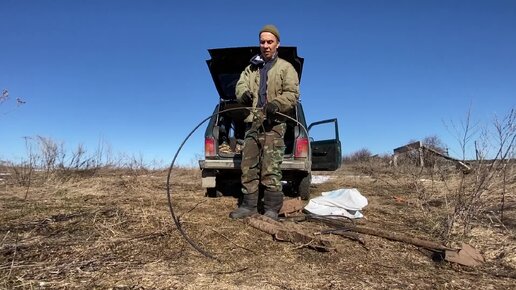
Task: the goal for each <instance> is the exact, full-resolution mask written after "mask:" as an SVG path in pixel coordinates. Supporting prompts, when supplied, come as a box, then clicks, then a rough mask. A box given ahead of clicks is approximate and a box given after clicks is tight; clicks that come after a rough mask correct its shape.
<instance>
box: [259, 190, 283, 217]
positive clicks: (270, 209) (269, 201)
mask: <svg viewBox="0 0 516 290" xmlns="http://www.w3.org/2000/svg"><path fill="white" fill-rule="evenodd" d="M282 206H283V192H281V191H268V190H265V191H264V193H263V208H264V209H265V213H264V214H263V215H264V216H267V217H270V218H271V219H273V220H278V212H279V211H280V209H281V207H282Z"/></svg>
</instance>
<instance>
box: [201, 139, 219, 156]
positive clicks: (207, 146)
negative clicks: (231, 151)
mask: <svg viewBox="0 0 516 290" xmlns="http://www.w3.org/2000/svg"><path fill="white" fill-rule="evenodd" d="M216 155H217V150H216V149H215V138H213V137H206V138H205V139H204V156H206V157H215V156H216Z"/></svg>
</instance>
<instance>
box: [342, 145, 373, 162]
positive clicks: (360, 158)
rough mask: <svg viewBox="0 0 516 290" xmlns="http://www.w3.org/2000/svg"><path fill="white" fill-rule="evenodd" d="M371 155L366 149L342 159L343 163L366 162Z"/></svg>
mask: <svg viewBox="0 0 516 290" xmlns="http://www.w3.org/2000/svg"><path fill="white" fill-rule="evenodd" d="M371 156H373V153H371V151H370V150H369V149H367V148H362V149H359V150H357V151H355V152H353V153H350V154H349V155H346V156H344V157H343V161H344V162H348V163H355V162H365V161H368V160H369V159H370V158H371Z"/></svg>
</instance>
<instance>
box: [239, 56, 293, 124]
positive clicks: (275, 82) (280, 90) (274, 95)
mask: <svg viewBox="0 0 516 290" xmlns="http://www.w3.org/2000/svg"><path fill="white" fill-rule="evenodd" d="M259 89H260V72H259V69H258V68H257V67H255V66H253V65H248V66H247V67H246V68H245V69H244V71H243V72H242V73H241V74H240V79H239V80H238V83H237V84H236V97H237V100H238V101H239V102H241V98H242V95H243V94H244V93H245V92H246V91H249V92H250V93H251V94H252V95H253V108H256V106H257V104H258V98H259V96H258V90H259ZM298 100H299V77H298V75H297V72H296V70H295V69H294V67H293V66H292V64H291V63H289V62H288V61H286V60H284V59H281V58H279V57H278V58H277V59H276V63H275V64H274V65H273V66H272V67H271V68H270V70H269V72H268V73H267V101H268V102H272V101H274V102H275V103H276V104H277V105H278V108H279V111H280V112H281V113H288V112H290V111H291V110H292V109H293V108H294V106H295V105H296V104H297V102H298ZM251 115H253V114H251ZM251 115H250V116H249V117H248V118H247V119H246V120H245V122H252V118H253V117H252V116H251Z"/></svg>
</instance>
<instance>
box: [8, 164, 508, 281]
mask: <svg viewBox="0 0 516 290" xmlns="http://www.w3.org/2000/svg"><path fill="white" fill-rule="evenodd" d="M321 174H326V173H321ZM330 175H331V179H330V180H329V181H328V182H326V183H323V184H317V185H312V188H311V191H312V196H313V197H315V196H319V195H320V193H321V192H323V191H328V190H333V189H338V188H357V189H358V190H359V191H360V192H361V193H362V194H363V195H364V196H366V197H367V198H368V200H369V205H368V206H367V207H366V208H365V210H364V211H363V213H364V215H365V218H364V219H362V220H360V221H359V224H361V225H367V226H370V227H374V228H380V229H385V230H392V231H396V232H401V233H405V234H412V235H415V236H418V237H420V238H425V239H429V240H434V241H438V240H437V239H438V237H437V235H436V234H435V231H434V228H433V227H434V225H435V223H432V222H430V221H429V220H428V219H431V218H432V216H431V215H430V217H429V215H428V214H427V215H422V214H421V209H420V208H419V207H418V206H417V205H416V204H415V203H412V202H411V201H410V195H409V193H408V192H405V191H403V190H402V188H398V187H395V186H392V185H391V186H389V183H384V182H379V181H378V180H376V179H374V178H372V177H369V176H365V175H363V174H360V173H358V172H353V170H352V169H349V168H345V169H342V170H339V171H337V172H333V173H331V174H330ZM35 184H36V182H35ZM393 184H394V183H393ZM165 187H166V172H153V173H147V174H131V173H123V172H113V173H110V174H103V175H100V176H94V177H86V178H81V179H78V178H74V179H71V180H68V181H66V182H62V181H60V182H46V183H44V184H43V185H33V186H31V187H30V188H29V190H28V192H27V189H26V188H25V187H19V186H15V185H12V184H10V183H9V182H7V181H5V180H4V181H0V288H2V289H33V288H36V289H71V288H79V289H95V288H97V289H387V288H388V289H516V243H515V237H516V236H515V228H514V223H510V222H509V223H507V224H506V225H505V226H501V225H500V224H499V223H496V222H495V221H490V220H489V219H488V218H485V219H479V220H478V221H476V222H475V224H474V227H473V230H472V231H471V234H470V235H468V236H466V237H464V240H463V241H465V242H467V243H468V244H470V245H472V246H474V247H475V248H476V249H478V250H479V251H480V252H481V253H482V255H483V256H484V258H485V259H486V262H485V263H484V264H483V265H482V266H479V267H474V268H473V267H466V266H461V265H458V264H453V263H449V262H437V261H433V260H432V258H431V257H430V256H429V253H428V251H426V250H424V249H421V248H418V247H416V246H413V245H409V244H405V243H401V242H394V241H389V240H386V239H383V238H380V237H375V236H369V235H361V237H362V238H363V239H364V241H365V242H366V244H365V246H364V245H361V244H360V243H358V242H357V241H353V240H350V239H346V238H344V237H340V236H336V235H325V236H324V238H325V239H327V240H329V241H331V243H332V245H333V246H334V248H335V250H332V251H329V252H319V251H315V250H313V249H310V248H309V247H306V245H299V244H292V243H288V242H279V241H275V240H273V238H272V237H271V235H269V234H266V233H264V232H261V231H259V230H257V229H255V228H252V227H250V226H248V225H246V224H244V223H243V222H242V221H233V220H231V219H230V218H229V217H228V213H229V212H230V211H231V210H232V209H233V208H234V207H235V205H236V199H235V198H233V197H219V198H208V197H205V196H204V191H203V189H202V188H201V187H200V173H199V171H198V170H195V169H193V170H186V169H177V170H174V172H173V174H172V201H173V207H174V209H175V211H176V213H177V214H178V215H179V216H180V220H181V222H182V225H183V228H184V229H185V230H186V232H187V234H188V236H189V237H190V238H191V239H192V240H193V241H195V242H196V243H198V244H199V245H200V246H201V247H202V248H203V249H204V250H206V251H207V252H209V253H211V254H212V255H214V256H215V257H217V258H218V260H214V259H210V258H207V257H205V256H203V255H202V254H200V253H199V252H198V251H196V250H195V249H194V248H192V247H191V246H190V245H189V244H188V243H187V242H186V240H185V239H184V238H183V236H182V235H180V233H179V231H178V230H177V228H176V226H175V224H174V223H173V221H172V219H171V214H170V212H169V209H168V203H167V198H166V191H165ZM515 211H516V209H515V208H514V206H513V207H512V208H510V207H508V208H507V212H506V215H507V216H508V217H514V212H515ZM438 215H439V210H438V203H437V205H436V210H435V218H436V219H438ZM293 223H294V222H293V221H285V222H284V224H285V225H287V226H288V225H289V224H292V225H294V224H293ZM295 226H298V227H301V228H303V229H304V230H305V231H307V232H309V233H314V232H317V231H320V230H324V229H327V228H328V226H325V225H323V224H320V223H315V222H302V223H299V224H297V225H295Z"/></svg>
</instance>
